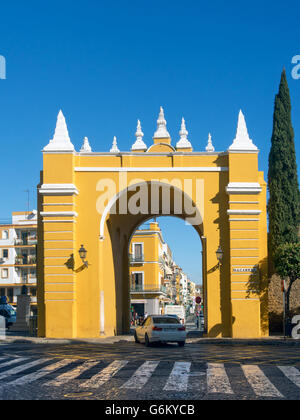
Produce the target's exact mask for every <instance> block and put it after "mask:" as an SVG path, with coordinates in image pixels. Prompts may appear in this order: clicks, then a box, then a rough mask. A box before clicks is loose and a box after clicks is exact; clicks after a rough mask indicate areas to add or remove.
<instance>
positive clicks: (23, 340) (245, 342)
mask: <svg viewBox="0 0 300 420" xmlns="http://www.w3.org/2000/svg"><path fill="white" fill-rule="evenodd" d="M128 342H134V338H133V336H131V335H126V336H115V337H105V338H90V339H88V338H86V339H55V338H53V339H50V338H40V337H24V336H10V337H7V338H6V339H5V340H0V346H3V345H6V344H7V345H10V344H80V343H86V344H117V343H120V344H121V343H128ZM187 342H188V343H190V344H199V345H201V344H213V345H216V346H236V347H242V346H291V347H295V346H300V340H295V339H292V338H287V339H284V338H282V337H279V338H263V339H236V338H202V337H200V336H198V337H192V336H190V337H187Z"/></svg>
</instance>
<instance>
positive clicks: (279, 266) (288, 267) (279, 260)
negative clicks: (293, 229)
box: [274, 242, 300, 282]
mask: <svg viewBox="0 0 300 420" xmlns="http://www.w3.org/2000/svg"><path fill="white" fill-rule="evenodd" d="M274 264H275V269H276V272H277V274H278V275H279V276H280V277H281V278H287V277H288V278H289V279H290V280H291V282H294V281H295V280H297V279H298V278H300V243H299V242H297V243H294V244H284V245H280V246H279V247H278V248H277V250H276V252H275V254H274Z"/></svg>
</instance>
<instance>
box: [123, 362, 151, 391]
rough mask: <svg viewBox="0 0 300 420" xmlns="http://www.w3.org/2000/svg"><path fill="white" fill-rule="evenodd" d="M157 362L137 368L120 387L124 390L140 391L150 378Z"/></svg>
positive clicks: (146, 363)
mask: <svg viewBox="0 0 300 420" xmlns="http://www.w3.org/2000/svg"><path fill="white" fill-rule="evenodd" d="M158 365H159V362H152V361H151V362H149V361H148V362H145V363H143V364H142V366H140V367H139V368H138V370H137V371H136V372H135V374H134V375H133V376H132V377H131V378H130V379H129V380H128V381H127V382H125V384H123V385H122V386H121V388H126V389H141V388H143V386H144V385H146V383H147V382H148V380H149V379H150V378H151V376H152V374H153V372H154V371H155V369H156V368H157V366H158Z"/></svg>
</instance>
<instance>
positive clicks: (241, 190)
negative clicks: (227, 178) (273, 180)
mask: <svg viewBox="0 0 300 420" xmlns="http://www.w3.org/2000/svg"><path fill="white" fill-rule="evenodd" d="M226 191H227V193H228V194H259V193H261V191H262V187H261V186H260V184H259V183H258V182H230V183H229V184H228V186H227V187H226Z"/></svg>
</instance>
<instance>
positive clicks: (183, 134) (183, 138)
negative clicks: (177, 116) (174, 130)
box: [176, 118, 192, 149]
mask: <svg viewBox="0 0 300 420" xmlns="http://www.w3.org/2000/svg"><path fill="white" fill-rule="evenodd" d="M188 134H189V132H188V131H187V129H186V126H185V120H184V118H182V121H181V130H180V131H179V135H180V140H179V141H178V142H177V144H176V148H177V149H190V148H191V147H192V145H191V143H190V142H189V140H188V138H187V136H188Z"/></svg>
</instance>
